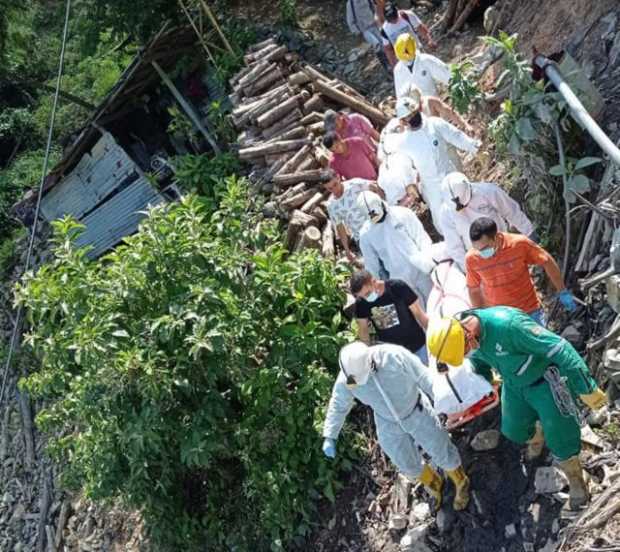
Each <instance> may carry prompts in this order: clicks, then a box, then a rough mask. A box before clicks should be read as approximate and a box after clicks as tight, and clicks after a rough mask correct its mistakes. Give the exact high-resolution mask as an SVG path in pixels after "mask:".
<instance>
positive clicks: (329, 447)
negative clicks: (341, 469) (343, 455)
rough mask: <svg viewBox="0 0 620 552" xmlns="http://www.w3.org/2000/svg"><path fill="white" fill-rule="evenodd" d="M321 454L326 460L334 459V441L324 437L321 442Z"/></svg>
mask: <svg viewBox="0 0 620 552" xmlns="http://www.w3.org/2000/svg"><path fill="white" fill-rule="evenodd" d="M323 454H324V455H325V456H327V458H336V440H335V439H330V438H329V437H326V438H325V439H324V440H323Z"/></svg>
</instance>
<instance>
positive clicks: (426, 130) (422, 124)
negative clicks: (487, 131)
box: [396, 97, 480, 235]
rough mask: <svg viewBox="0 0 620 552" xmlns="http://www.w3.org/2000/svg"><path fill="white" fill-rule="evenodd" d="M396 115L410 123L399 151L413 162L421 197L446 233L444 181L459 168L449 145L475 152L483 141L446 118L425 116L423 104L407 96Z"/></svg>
mask: <svg viewBox="0 0 620 552" xmlns="http://www.w3.org/2000/svg"><path fill="white" fill-rule="evenodd" d="M396 116H397V117H398V118H399V119H400V120H401V121H406V123H407V130H406V131H405V133H404V135H403V136H402V137H401V138H400V140H399V143H398V151H399V152H400V153H404V154H405V155H407V156H408V157H409V158H410V159H411V160H412V161H413V164H414V165H415V168H416V170H417V171H418V173H419V175H420V194H421V195H422V199H423V200H424V202H425V203H426V204H427V205H428V207H429V209H430V211H431V216H432V218H433V225H434V226H435V228H436V229H437V231H438V232H439V233H440V234H441V235H443V231H442V228H441V207H442V204H443V201H444V193H443V189H442V181H443V179H444V177H445V176H446V175H447V174H448V173H451V172H454V171H455V170H456V169H457V167H456V166H455V161H454V160H453V159H452V157H451V155H450V151H449V146H450V145H452V146H454V147H455V148H457V149H459V150H461V151H466V152H467V153H471V154H473V153H476V152H477V151H478V148H479V147H480V141H479V140H476V139H474V138H470V137H469V136H467V134H465V133H464V132H461V131H460V130H459V129H458V128H456V127H455V126H452V125H451V124H450V123H447V122H446V121H444V120H443V119H439V118H438V117H426V116H424V115H422V112H421V110H420V104H419V103H418V102H415V101H414V100H413V99H411V98H408V97H405V98H401V99H399V100H398V101H397V102H396Z"/></svg>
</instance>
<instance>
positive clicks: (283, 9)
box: [279, 0, 297, 26]
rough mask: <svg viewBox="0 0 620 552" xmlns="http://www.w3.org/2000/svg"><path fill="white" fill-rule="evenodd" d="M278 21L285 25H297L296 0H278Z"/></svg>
mask: <svg viewBox="0 0 620 552" xmlns="http://www.w3.org/2000/svg"><path fill="white" fill-rule="evenodd" d="M279 5H280V21H281V22H282V23H284V24H285V25H290V26H295V25H297V0H279Z"/></svg>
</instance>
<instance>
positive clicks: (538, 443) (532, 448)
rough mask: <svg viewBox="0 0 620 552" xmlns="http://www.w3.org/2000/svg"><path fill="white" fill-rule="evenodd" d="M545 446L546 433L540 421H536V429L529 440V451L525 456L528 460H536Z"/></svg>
mask: <svg viewBox="0 0 620 552" xmlns="http://www.w3.org/2000/svg"><path fill="white" fill-rule="evenodd" d="M544 448H545V434H544V433H543V428H542V426H541V425H540V422H536V431H535V432H534V436H533V437H532V438H531V439H530V440H529V441H528V442H527V451H526V452H525V458H526V459H527V460H528V461H532V460H535V459H536V458H538V457H540V455H541V454H542V451H543V449H544Z"/></svg>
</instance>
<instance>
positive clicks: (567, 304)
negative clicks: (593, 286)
mask: <svg viewBox="0 0 620 552" xmlns="http://www.w3.org/2000/svg"><path fill="white" fill-rule="evenodd" d="M557 298H558V299H559V300H560V302H561V303H562V306H563V307H564V308H565V309H566V310H567V311H568V312H574V311H576V310H577V303H575V298H574V297H573V294H572V293H571V292H570V291H568V290H567V289H563V290H562V291H560V292H559V293H558V294H557Z"/></svg>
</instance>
